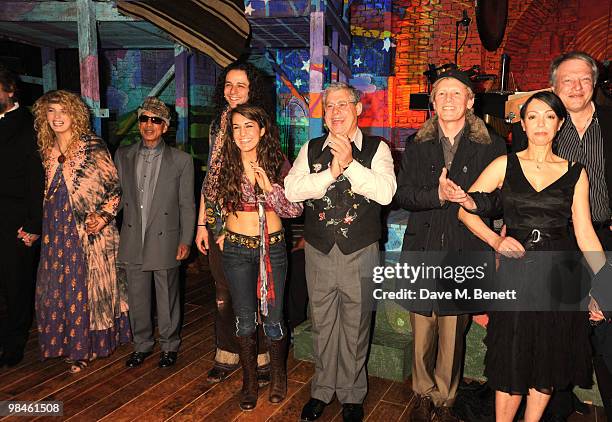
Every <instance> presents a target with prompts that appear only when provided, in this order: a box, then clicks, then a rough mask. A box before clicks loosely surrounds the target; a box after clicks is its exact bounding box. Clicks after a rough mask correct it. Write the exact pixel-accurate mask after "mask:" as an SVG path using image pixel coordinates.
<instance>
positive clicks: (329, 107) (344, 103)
mask: <svg viewBox="0 0 612 422" xmlns="http://www.w3.org/2000/svg"><path fill="white" fill-rule="evenodd" d="M349 104H356V102H355V101H338V102H337V103H336V104H334V103H328V104H325V111H330V112H331V111H334V108H338V110H340V111H344V110H346V108H347V107H348V105H349Z"/></svg>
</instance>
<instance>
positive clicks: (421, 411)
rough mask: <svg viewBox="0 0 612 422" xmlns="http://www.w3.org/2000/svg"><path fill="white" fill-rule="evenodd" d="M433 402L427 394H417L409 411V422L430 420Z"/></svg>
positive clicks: (426, 421)
mask: <svg viewBox="0 0 612 422" xmlns="http://www.w3.org/2000/svg"><path fill="white" fill-rule="evenodd" d="M433 407H434V406H433V402H432V401H431V397H429V396H417V397H416V403H415V405H414V407H413V408H412V411H411V412H410V422H430V421H431V418H432V416H433Z"/></svg>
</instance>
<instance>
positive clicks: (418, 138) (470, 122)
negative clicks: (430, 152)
mask: <svg viewBox="0 0 612 422" xmlns="http://www.w3.org/2000/svg"><path fill="white" fill-rule="evenodd" d="M463 138H467V139H468V140H470V141H472V142H476V143H478V144H485V145H486V144H491V143H493V141H492V140H491V135H489V130H488V129H487V126H486V125H485V122H484V121H482V119H481V118H480V117H478V116H476V115H475V114H474V111H473V110H472V109H469V110H468V111H467V113H466V114H465V130H464V131H463ZM433 139H438V116H437V115H436V116H434V117H432V118H431V119H429V120H427V121H426V122H425V124H423V127H422V128H421V129H419V131H418V132H417V133H416V135H415V137H414V142H416V143H419V142H426V141H431V140H433Z"/></svg>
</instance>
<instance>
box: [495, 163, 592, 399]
mask: <svg viewBox="0 0 612 422" xmlns="http://www.w3.org/2000/svg"><path fill="white" fill-rule="evenodd" d="M582 168H583V166H582V165H581V164H578V163H576V164H573V165H571V164H568V170H567V172H566V173H565V174H564V175H563V176H561V177H560V178H559V179H557V180H556V181H555V182H553V183H552V184H551V185H549V186H548V187H546V188H544V189H543V190H541V191H540V192H538V191H536V190H535V189H534V188H533V187H532V185H531V184H530V183H529V181H528V180H527V178H526V176H525V174H524V173H523V170H522V168H521V165H520V161H519V159H518V157H517V156H516V154H509V155H508V164H507V167H506V176H505V179H504V183H503V186H502V188H501V195H502V204H503V212H504V222H505V224H506V226H507V228H508V233H509V235H512V233H517V234H518V233H525V232H529V231H532V230H533V229H539V230H541V231H542V232H544V233H545V232H547V231H549V232H551V231H556V233H557V235H556V236H553V237H552V239H544V240H543V241H540V242H538V243H536V244H530V243H529V242H524V240H525V239H521V238H518V236H513V237H515V238H517V240H518V241H520V242H522V243H523V244H524V245H525V247H526V249H527V250H536V251H573V252H570V253H572V254H574V255H576V254H577V252H576V251H577V250H578V247H577V244H576V241H575V239H574V237H573V236H571V235H570V232H569V230H565V234H562V235H559V233H560V232H563V231H562V230H560V228H566V227H568V226H569V220H570V217H571V214H572V212H571V208H572V201H573V195H574V187H575V186H576V183H577V182H578V179H579V177H580V173H581V171H582ZM536 255H537V253H536ZM525 261H526V260H525V259H511V258H504V257H502V260H501V263H500V270H499V271H500V272H503V273H506V275H508V274H512V277H515V278H514V279H512V281H516V283H517V284H520V283H532V284H533V283H534V280H533V275H531V276H530V274H533V272H530V270H529V268H528V267H526V265H529V264H526V263H525ZM531 265H533V262H532V263H531ZM536 265H537V264H536ZM530 277H531V278H530ZM566 278H568V277H566ZM570 278H571V276H570ZM568 281H569V282H570V283H571V282H573V281H574V280H571V279H570V280H565V281H561V280H558V277H552V278H551V283H558V282H566V283H567V282H568ZM538 282H539V280H538ZM489 317H490V318H489V324H488V327H487V335H486V337H485V340H484V342H485V344H486V345H487V353H486V357H485V376H486V377H487V379H488V383H489V385H490V386H491V388H493V389H495V390H500V391H504V392H506V393H511V394H526V393H527V392H528V390H529V389H530V388H535V389H536V390H538V391H541V392H543V393H550V392H551V390H553V389H560V388H566V387H567V386H568V385H579V386H582V387H587V388H588V387H590V386H591V385H592V373H593V372H592V365H591V349H590V344H589V330H590V327H589V321H588V313H587V312H584V311H583V312H579V311H574V312H570V311H565V312H562V311H523V312H518V311H507V312H501V311H498V312H491V313H490V314H489Z"/></svg>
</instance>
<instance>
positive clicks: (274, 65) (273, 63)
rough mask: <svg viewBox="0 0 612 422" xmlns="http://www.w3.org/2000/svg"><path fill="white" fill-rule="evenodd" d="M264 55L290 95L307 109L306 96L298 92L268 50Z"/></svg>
mask: <svg viewBox="0 0 612 422" xmlns="http://www.w3.org/2000/svg"><path fill="white" fill-rule="evenodd" d="M265 57H266V59H268V63H270V66H272V69H273V70H274V72H276V74H277V75H278V77H279V78H280V80H281V81H282V83H283V85H285V86H286V87H287V88H288V89H289V91H290V92H291V95H293V96H294V97H295V98H296V99H297V100H298V101H299V102H300V103H301V104H302V106H303V107H304V109H308V100H306V98H304V96H303V95H302V94H300V92H299V91H298V90H297V88H296V87H295V85H293V82H291V79H289V77H288V76H287V74H286V73H285V71H284V70H283V69H282V68H281V67H280V66H279V65H278V63H276V60H274V58H273V57H272V56H271V55H270V53H269V52H268V51H266V53H265Z"/></svg>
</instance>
